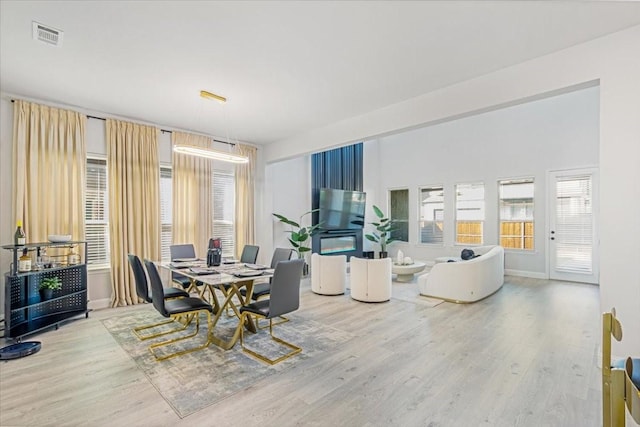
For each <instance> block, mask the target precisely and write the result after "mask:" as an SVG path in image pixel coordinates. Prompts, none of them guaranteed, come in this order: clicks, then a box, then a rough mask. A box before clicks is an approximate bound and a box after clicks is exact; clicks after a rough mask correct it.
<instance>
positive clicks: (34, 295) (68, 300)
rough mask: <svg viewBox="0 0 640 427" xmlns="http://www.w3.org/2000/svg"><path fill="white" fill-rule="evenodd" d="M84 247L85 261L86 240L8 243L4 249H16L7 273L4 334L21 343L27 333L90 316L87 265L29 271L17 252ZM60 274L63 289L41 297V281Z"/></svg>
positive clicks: (85, 256) (61, 266)
mask: <svg viewBox="0 0 640 427" xmlns="http://www.w3.org/2000/svg"><path fill="white" fill-rule="evenodd" d="M79 245H80V246H84V256H83V257H82V258H81V260H82V261H84V262H86V259H87V243H86V242H84V241H71V242H60V243H46V242H45V243H28V244H26V245H5V246H2V248H3V249H7V250H11V251H13V264H12V265H11V268H10V271H9V272H8V273H6V274H5V311H4V316H5V337H6V338H11V339H14V340H16V341H18V342H20V341H21V340H22V337H24V336H25V335H30V334H33V333H36V332H39V331H41V330H43V329H46V328H50V327H55V328H56V329H57V328H58V327H59V325H60V324H61V323H62V322H65V321H67V320H70V319H72V318H75V317H77V316H80V315H84V316H85V317H88V316H89V310H88V294H87V265H86V263H84V262H83V263H80V264H75V265H59V266H57V267H53V268H46V269H45V268H43V269H39V270H32V271H29V272H19V271H18V269H17V265H18V264H17V259H18V252H22V251H23V250H24V249H27V251H37V252H38V253H40V251H41V249H43V248H50V247H56V248H71V247H75V246H79ZM51 277H58V278H59V279H60V281H61V282H62V289H59V290H56V291H54V293H53V298H51V299H48V300H42V299H41V297H40V293H39V287H40V282H41V281H42V280H43V279H45V278H51Z"/></svg>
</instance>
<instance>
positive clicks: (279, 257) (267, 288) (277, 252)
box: [240, 248, 293, 329]
mask: <svg viewBox="0 0 640 427" xmlns="http://www.w3.org/2000/svg"><path fill="white" fill-rule="evenodd" d="M291 255H293V249H290V248H275V249H274V251H273V255H272V256H271V268H272V269H275V268H276V266H277V265H278V263H279V262H280V261H289V260H290V259H291ZM271 280H272V278H269V281H267V282H261V283H255V284H254V285H253V292H252V293H251V299H252V300H253V301H257V300H259V299H261V298H265V297H268V296H269V292H271ZM240 293H241V294H242V295H244V296H246V294H247V290H246V289H241V290H240ZM279 317H280V321H279V322H277V323H274V325H279V324H280V323H284V322H288V321H289V319H288V318H286V317H285V316H279ZM256 325H257V327H258V328H259V329H262V328H263V327H261V326H260V323H259V321H258V320H257V319H256ZM265 327H266V326H265Z"/></svg>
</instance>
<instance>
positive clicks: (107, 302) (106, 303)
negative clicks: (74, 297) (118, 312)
mask: <svg viewBox="0 0 640 427" xmlns="http://www.w3.org/2000/svg"><path fill="white" fill-rule="evenodd" d="M88 306H89V309H90V310H101V309H103V308H109V307H111V298H102V299H97V300H91V301H89V304H88Z"/></svg>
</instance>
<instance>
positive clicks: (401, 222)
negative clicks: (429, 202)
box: [389, 189, 409, 242]
mask: <svg viewBox="0 0 640 427" xmlns="http://www.w3.org/2000/svg"><path fill="white" fill-rule="evenodd" d="M389 206H391V212H390V215H389V218H390V219H391V220H392V221H393V230H392V231H391V238H392V239H393V240H397V241H400V242H408V241H409V190H406V189H405V190H391V191H389Z"/></svg>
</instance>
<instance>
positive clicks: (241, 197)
mask: <svg viewBox="0 0 640 427" xmlns="http://www.w3.org/2000/svg"><path fill="white" fill-rule="evenodd" d="M256 152H257V150H256V148H255V147H252V146H250V145H242V144H237V145H236V153H237V154H239V155H242V156H247V157H248V158H249V163H245V164H240V165H236V238H235V240H236V256H237V257H238V258H240V254H241V253H242V249H243V248H244V245H253V244H255V239H256V230H255V207H254V200H255V187H256V184H255V170H256V157H257V155H256Z"/></svg>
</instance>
